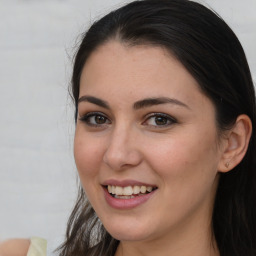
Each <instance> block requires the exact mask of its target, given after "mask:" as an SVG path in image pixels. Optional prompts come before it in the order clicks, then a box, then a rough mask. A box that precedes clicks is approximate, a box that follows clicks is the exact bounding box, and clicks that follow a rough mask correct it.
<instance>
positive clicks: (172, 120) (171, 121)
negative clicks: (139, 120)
mask: <svg viewBox="0 0 256 256" xmlns="http://www.w3.org/2000/svg"><path fill="white" fill-rule="evenodd" d="M159 117H160V118H164V119H165V121H166V122H167V123H166V124H161V125H150V124H148V125H149V126H151V127H154V128H165V127H168V126H170V125H173V124H175V123H177V120H176V119H175V118H173V117H171V116H169V115H167V114H164V113H151V114H149V115H147V116H146V120H145V121H144V122H143V124H145V123H146V122H147V121H148V120H150V119H151V118H159ZM155 121H156V119H155Z"/></svg>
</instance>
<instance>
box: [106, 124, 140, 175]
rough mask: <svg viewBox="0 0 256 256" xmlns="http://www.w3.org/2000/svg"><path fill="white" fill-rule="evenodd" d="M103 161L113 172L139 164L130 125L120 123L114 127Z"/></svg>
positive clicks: (138, 153)
mask: <svg viewBox="0 0 256 256" xmlns="http://www.w3.org/2000/svg"><path fill="white" fill-rule="evenodd" d="M103 160H104V162H105V163H106V164H107V165H108V166H109V167H111V169H115V170H119V169H122V167H124V166H128V165H131V166H134V165H137V164H139V162H140V160H141V157H140V152H139V148H138V145H137V143H136V130H135V129H134V128H133V127H132V126H131V125H129V124H127V123H125V122H120V123H119V124H116V125H115V126H114V128H113V130H112V133H111V136H110V137H109V141H108V146H107V148H106V151H105V154H104V159H103Z"/></svg>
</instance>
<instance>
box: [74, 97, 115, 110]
mask: <svg viewBox="0 0 256 256" xmlns="http://www.w3.org/2000/svg"><path fill="white" fill-rule="evenodd" d="M80 102H90V103H93V104H95V105H98V106H100V107H103V108H106V109H110V106H109V104H108V103H107V102H106V101H104V100H101V99H99V98H96V97H93V96H82V97H80V98H79V99H78V102H77V103H78V104H79V103H80Z"/></svg>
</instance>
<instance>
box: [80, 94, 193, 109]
mask: <svg viewBox="0 0 256 256" xmlns="http://www.w3.org/2000/svg"><path fill="white" fill-rule="evenodd" d="M80 102H90V103H93V104H95V105H98V106H100V107H103V108H106V109H110V106H109V104H108V103H107V102H106V101H104V100H102V99H99V98H96V97H93V96H86V95H85V96H81V97H80V98H79V99H78V103H80ZM166 103H169V104H174V105H178V106H182V107H185V108H188V109H190V108H189V106H188V105H186V104H185V103H183V102H181V101H179V100H177V99H174V98H167V97H159V98H147V99H143V100H139V101H136V102H135V103H134V104H133V108H134V109H135V110H138V109H141V108H146V107H151V106H154V105H160V104H166Z"/></svg>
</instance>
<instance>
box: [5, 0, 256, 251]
mask: <svg viewBox="0 0 256 256" xmlns="http://www.w3.org/2000/svg"><path fill="white" fill-rule="evenodd" d="M126 2H127V1H126ZM200 2H205V3H208V4H209V5H210V6H211V7H212V8H213V9H215V10H216V11H217V12H218V13H219V14H220V15H221V16H222V17H223V18H224V19H225V20H226V21H227V23H228V24H229V25H230V26H231V27H232V28H233V30H234V31H235V32H236V34H237V35H238V37H239V39H240V40H241V42H242V44H243V46H244V48H245V51H246V54H247V57H248V61H249V64H250V66H251V70H252V73H253V77H254V80H256V49H255V45H256V16H255V14H254V12H255V10H256V1H255V0H244V1H240V0H225V1H223V0H207V1H200ZM120 3H124V1H120V0H104V1H100V0H97V1H96V0H62V1H61V0H45V1H40V0H0V239H5V238H9V237H30V236H33V235H37V236H41V237H45V238H47V239H48V241H49V255H50V254H51V253H50V251H52V250H53V249H54V248H56V246H57V245H58V244H59V243H60V242H61V241H62V239H63V235H64V230H65V224H66V220H67V217H68V215H69V213H70V210H71V208H72V205H73V203H74V199H75V195H76V171H75V165H74V161H73V153H72V142H73V133H74V126H73V112H72V111H73V108H72V104H71V102H70V100H69V98H68V91H67V87H68V84H69V79H70V67H71V61H70V58H69V57H70V56H72V53H73V52H74V46H75V42H76V37H77V36H78V35H79V34H80V33H81V32H83V31H84V29H85V28H86V27H88V25H89V24H90V22H91V20H94V19H95V18H96V17H98V16H101V15H102V14H104V13H106V12H108V11H109V10H111V9H113V7H116V6H120Z"/></svg>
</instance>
